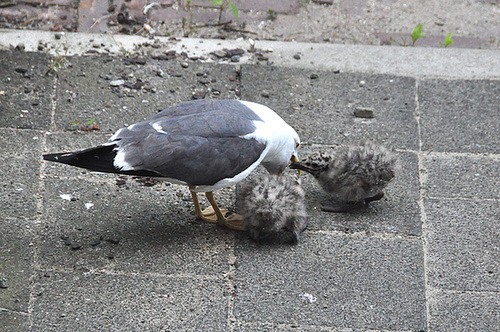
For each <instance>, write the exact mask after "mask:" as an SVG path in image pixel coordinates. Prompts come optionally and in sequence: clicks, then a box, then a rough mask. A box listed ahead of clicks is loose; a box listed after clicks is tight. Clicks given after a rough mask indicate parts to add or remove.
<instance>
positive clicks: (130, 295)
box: [32, 271, 228, 331]
mask: <svg viewBox="0 0 500 332" xmlns="http://www.w3.org/2000/svg"><path fill="white" fill-rule="evenodd" d="M34 282H35V286H34V287H35V292H36V296H35V299H34V306H33V327H32V329H33V330H35V331H97V330H105V331H169V330H170V331H179V330H192V331H194V330H204V331H223V330H225V329H226V326H227V303H228V300H227V296H228V292H227V285H226V283H225V281H221V280H207V279H202V278H165V277H152V276H148V275H144V274H143V273H142V272H141V273H138V274H134V275H106V274H93V273H84V274H81V273H63V272H50V271H49V272H41V273H40V274H39V275H37V276H36V278H35V280H34ZM124 290H126V291H124Z"/></svg>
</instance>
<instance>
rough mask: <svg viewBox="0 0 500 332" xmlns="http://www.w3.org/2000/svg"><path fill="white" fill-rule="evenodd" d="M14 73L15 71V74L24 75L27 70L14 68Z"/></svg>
mask: <svg viewBox="0 0 500 332" xmlns="http://www.w3.org/2000/svg"><path fill="white" fill-rule="evenodd" d="M14 71H15V72H16V73H21V74H24V73H26V72H27V71H28V69H26V68H23V67H17V68H15V69H14Z"/></svg>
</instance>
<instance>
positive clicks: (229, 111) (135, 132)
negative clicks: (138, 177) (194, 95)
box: [112, 101, 266, 185]
mask: <svg viewBox="0 0 500 332" xmlns="http://www.w3.org/2000/svg"><path fill="white" fill-rule="evenodd" d="M195 104H196V106H197V107H193V108H190V107H188V106H189V105H193V103H192V102H188V103H183V104H179V105H177V106H174V107H171V108H168V109H166V110H164V111H163V112H161V113H159V114H157V115H155V116H153V117H151V118H149V119H148V120H146V121H144V122H140V123H137V124H134V125H132V126H129V127H127V128H122V129H120V130H119V131H118V132H117V133H116V134H115V135H113V137H112V142H113V143H115V144H116V145H117V146H118V149H117V150H118V154H122V158H123V161H124V165H127V170H134V171H140V170H146V171H151V172H155V173H157V174H158V175H159V176H163V177H169V178H173V179H177V180H180V181H183V182H186V183H188V184H190V185H213V184H215V183H216V182H218V181H220V180H222V179H224V178H232V177H234V176H235V175H237V174H239V173H241V172H242V171H244V170H245V169H247V168H248V167H249V166H250V165H252V164H253V163H255V162H256V161H257V160H258V159H259V157H260V156H261V154H262V152H263V151H264V149H265V147H266V144H265V143H262V142H259V141H257V140H256V139H253V138H252V139H246V138H241V136H244V135H247V134H250V133H252V132H254V131H255V129H256V127H255V125H254V123H253V121H259V120H260V118H258V117H257V116H256V115H255V114H254V113H253V112H252V111H251V110H249V109H247V108H246V107H245V106H244V105H243V104H241V103H239V102H238V101H217V102H215V101H213V102H210V103H199V102H195ZM221 105H222V106H223V107H222V108H221V107H219V106H221ZM162 113H163V114H162ZM260 121H261V120H260Z"/></svg>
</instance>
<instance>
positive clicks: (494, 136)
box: [418, 80, 500, 153]
mask: <svg viewBox="0 0 500 332" xmlns="http://www.w3.org/2000/svg"><path fill="white" fill-rule="evenodd" d="M418 100H419V105H420V107H419V108H420V114H421V115H420V123H421V128H422V150H427V151H439V152H470V153H499V152H500V126H499V125H498V115H499V112H500V108H499V105H500V81H496V80H491V81H490V80H475V81H470V80H465V81H455V80H453V81H450V80H422V81H420V82H419V88H418Z"/></svg>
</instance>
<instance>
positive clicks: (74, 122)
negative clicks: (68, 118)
mask: <svg viewBox="0 0 500 332" xmlns="http://www.w3.org/2000/svg"><path fill="white" fill-rule="evenodd" d="M70 123H71V124H79V123H80V121H73V122H70Z"/></svg>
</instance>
